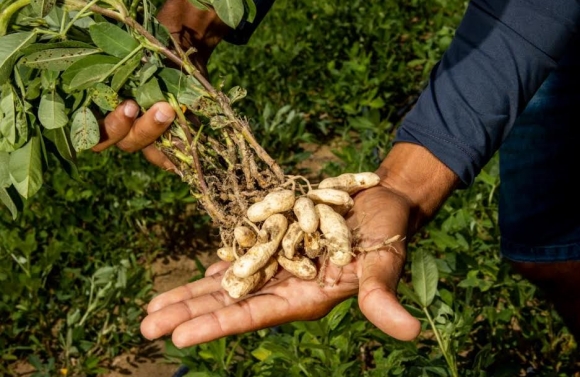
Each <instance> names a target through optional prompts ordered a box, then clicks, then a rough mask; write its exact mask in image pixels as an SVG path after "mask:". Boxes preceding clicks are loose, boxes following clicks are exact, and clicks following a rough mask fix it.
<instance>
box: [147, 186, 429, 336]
mask: <svg viewBox="0 0 580 377" xmlns="http://www.w3.org/2000/svg"><path fill="white" fill-rule="evenodd" d="M408 218H409V204H408V203H407V201H406V199H405V198H404V197H402V196H399V195H397V194H395V193H393V192H392V191H390V190H389V189H387V188H385V187H382V186H378V187H375V188H372V189H368V190H366V191H363V192H361V193H359V194H358V195H357V196H356V197H355V205H354V207H353V210H352V211H351V212H350V214H349V216H348V220H347V221H348V223H349V226H350V227H351V229H353V233H354V235H355V237H356V238H355V239H356V240H357V242H358V246H360V247H365V248H369V249H376V247H375V246H376V245H378V244H380V243H381V242H383V241H384V240H386V239H388V238H391V237H392V236H394V235H397V234H399V235H405V234H406V230H407V229H406V227H407V222H408ZM404 261H405V244H404V242H397V243H394V244H392V245H389V246H386V247H384V248H380V249H378V250H373V251H369V252H366V253H362V254H360V255H359V256H358V257H357V258H356V259H355V260H353V262H352V263H350V264H349V265H347V266H345V267H343V268H342V269H339V268H337V267H334V266H332V265H329V266H328V267H327V269H326V273H325V277H324V285H323V286H321V285H320V284H319V283H318V282H317V281H316V280H311V281H305V280H300V279H298V278H295V277H293V276H292V275H290V274H289V273H288V272H286V271H280V272H279V273H278V274H277V275H276V276H275V277H274V278H273V279H271V280H270V281H269V282H268V283H267V284H266V285H265V286H264V287H263V288H262V289H260V290H259V291H258V292H256V293H254V294H251V295H250V296H248V297H246V298H243V299H238V300H235V299H232V298H231V297H229V295H228V294H227V292H225V291H224V290H223V289H222V288H221V283H220V282H221V278H222V276H223V273H224V271H225V269H226V268H227V267H228V265H229V264H228V263H226V262H218V263H216V264H214V265H212V266H210V267H209V268H208V269H207V271H206V277H205V278H203V279H201V280H198V281H196V282H193V283H189V284H187V285H184V286H181V287H178V288H175V289H173V290H170V291H168V292H166V293H163V294H161V295H159V296H157V297H156V298H154V299H153V300H152V301H151V303H150V304H149V305H148V307H147V312H148V315H147V317H146V318H145V319H144V320H143V322H142V324H141V332H142V333H143V335H144V336H145V337H146V338H148V339H155V338H158V337H161V336H163V335H166V334H170V333H171V334H172V338H173V342H174V344H175V345H176V346H177V347H186V346H191V345H195V344H199V343H204V342H208V341H211V340H214V339H218V338H221V337H224V336H228V335H233V334H240V333H244V332H249V331H255V330H259V329H262V328H267V327H272V326H275V325H279V324H283V323H288V322H292V321H299V320H315V319H319V318H321V317H323V316H324V315H326V314H327V313H328V312H329V311H330V310H331V309H332V308H333V307H334V306H336V305H337V304H338V303H340V302H341V301H343V300H345V299H347V298H349V297H352V296H355V295H358V301H359V307H360V309H361V311H362V313H363V314H364V315H365V316H366V317H367V318H368V320H369V321H371V322H372V323H373V324H374V325H375V326H377V327H378V328H379V329H380V330H382V331H383V332H385V333H387V334H389V335H391V336H393V337H395V338H397V339H400V340H411V339H414V338H415V337H416V336H417V335H418V334H419V331H420V324H419V322H418V321H417V319H415V318H414V317H412V316H411V315H410V314H409V313H408V312H407V311H406V310H405V309H404V308H403V307H402V306H401V305H400V304H399V302H398V300H397V297H396V291H397V284H398V281H399V278H400V275H401V272H402V270H403V265H404Z"/></svg>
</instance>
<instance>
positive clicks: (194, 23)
mask: <svg viewBox="0 0 580 377" xmlns="http://www.w3.org/2000/svg"><path fill="white" fill-rule="evenodd" d="M157 19H158V20H159V22H160V23H161V24H163V25H164V26H165V27H166V28H167V29H168V31H169V32H170V33H171V35H172V36H173V38H174V39H175V41H176V42H178V43H179V45H180V47H181V48H182V49H183V50H185V51H187V50H188V49H190V48H194V49H195V52H194V53H193V54H191V55H190V56H189V57H190V59H191V61H192V63H193V64H194V65H195V66H196V67H197V69H199V71H200V72H201V73H202V74H203V75H204V76H207V62H208V60H209V57H210V55H211V53H212V52H213V50H214V48H215V47H216V46H217V45H218V43H219V42H220V41H221V40H222V38H223V37H224V36H225V35H226V34H227V33H228V31H229V30H230V29H229V27H228V26H227V25H225V24H224V23H223V22H222V21H221V20H220V19H219V17H217V15H216V13H215V12H214V11H213V10H207V11H205V10H200V9H199V8H197V7H195V6H193V5H192V4H190V2H189V1H188V0H168V1H167V2H165V4H164V5H163V7H162V8H161V10H160V11H159V13H158V14H157ZM139 112H140V109H139V107H138V105H137V104H136V103H135V101H132V100H127V101H124V102H123V103H122V104H121V105H119V106H118V107H117V108H116V109H115V110H114V111H112V112H111V113H109V114H108V115H107V116H106V117H105V118H104V119H103V120H101V122H100V130H101V140H100V142H99V144H97V145H96V146H95V147H93V151H95V152H100V151H102V150H104V149H106V148H108V147H110V146H112V145H116V146H117V147H119V148H120V149H122V150H124V151H126V152H136V151H138V150H142V151H143V154H144V155H145V157H146V158H147V160H149V161H150V162H151V163H153V164H155V165H157V166H159V167H161V168H163V169H165V170H174V169H175V166H174V165H173V163H171V161H169V159H168V158H167V157H166V156H165V155H164V154H163V153H162V152H160V151H159V150H157V148H155V146H154V145H153V143H154V142H155V140H157V139H158V138H159V136H161V135H162V134H163V133H164V132H165V131H166V130H167V128H168V127H169V126H170V125H171V124H172V122H173V120H174V119H175V112H174V110H173V108H172V107H171V106H170V105H169V104H168V103H166V102H160V103H157V104H155V105H154V106H153V107H151V108H150V109H149V110H148V111H147V112H145V113H144V114H143V115H142V116H141V117H138V115H139Z"/></svg>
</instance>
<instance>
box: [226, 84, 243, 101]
mask: <svg viewBox="0 0 580 377" xmlns="http://www.w3.org/2000/svg"><path fill="white" fill-rule="evenodd" d="M247 94H248V92H247V91H246V89H244V88H242V87H239V86H234V87H233V88H231V89H230V90H229V91H228V97H229V99H230V103H234V102H237V101H239V100H241V99H243V98H244V97H246V95H247Z"/></svg>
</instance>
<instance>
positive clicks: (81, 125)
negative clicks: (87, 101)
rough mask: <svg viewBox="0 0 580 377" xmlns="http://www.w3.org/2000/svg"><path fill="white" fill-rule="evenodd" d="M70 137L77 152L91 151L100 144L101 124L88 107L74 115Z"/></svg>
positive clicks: (82, 108)
mask: <svg viewBox="0 0 580 377" xmlns="http://www.w3.org/2000/svg"><path fill="white" fill-rule="evenodd" d="M70 135H71V141H72V145H73V148H74V149H75V150H76V151H77V152H79V151H82V150H86V149H90V148H92V147H94V146H95V145H96V144H97V143H98V142H99V138H100V131H99V123H98V122H97V118H95V116H94V114H93V113H92V111H91V110H90V109H89V108H88V107H81V108H80V109H79V110H78V111H77V112H76V113H75V114H74V116H73V120H72V126H71V130H70Z"/></svg>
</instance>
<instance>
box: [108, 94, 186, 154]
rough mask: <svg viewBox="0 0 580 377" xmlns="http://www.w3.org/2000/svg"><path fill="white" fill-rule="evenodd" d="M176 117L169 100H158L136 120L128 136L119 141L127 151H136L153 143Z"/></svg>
mask: <svg viewBox="0 0 580 377" xmlns="http://www.w3.org/2000/svg"><path fill="white" fill-rule="evenodd" d="M174 119H175V111H173V108H172V107H171V105H170V104H168V103H167V102H158V103H156V104H155V105H153V106H152V107H151V108H150V109H149V110H147V112H146V113H145V114H143V116H141V117H140V118H139V119H137V120H136V121H135V123H134V124H133V127H131V129H130V130H129V133H128V134H127V136H125V137H124V138H123V139H122V140H120V141H119V142H118V143H117V147H119V148H121V149H122V150H124V151H126V152H135V151H138V150H141V149H143V148H145V147H146V146H148V145H150V144H152V143H153V142H154V141H155V140H157V139H158V138H159V136H161V135H162V134H163V132H165V130H166V129H167V128H168V127H169V126H170V125H171V123H172V122H173V120H174Z"/></svg>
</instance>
